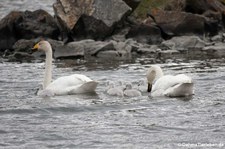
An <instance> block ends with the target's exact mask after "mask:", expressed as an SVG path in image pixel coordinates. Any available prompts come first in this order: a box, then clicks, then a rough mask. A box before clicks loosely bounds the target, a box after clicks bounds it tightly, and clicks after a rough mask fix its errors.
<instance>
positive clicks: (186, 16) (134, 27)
mask: <svg viewBox="0 0 225 149" xmlns="http://www.w3.org/2000/svg"><path fill="white" fill-rule="evenodd" d="M142 3H144V1H141V0H119V1H118V0H109V1H104V0H85V1H81V2H80V1H78V0H72V1H68V0H57V1H56V3H55V4H54V5H53V8H54V12H55V15H54V17H53V16H51V15H50V14H49V13H47V12H46V11H44V10H36V11H25V12H18V11H13V12H11V13H9V14H8V15H7V16H5V17H4V18H3V19H2V20H1V21H0V57H1V59H4V60H6V61H19V62H33V61H35V60H37V59H43V54H42V53H38V52H35V53H34V52H33V51H32V50H31V48H32V47H33V45H34V44H35V43H37V42H38V41H40V40H42V39H45V40H48V41H49V42H50V43H51V45H52V47H53V50H54V58H55V59H78V58H79V59H84V60H89V59H102V60H110V61H112V60H129V59H132V58H134V57H142V56H144V57H150V58H154V59H159V60H160V59H161V60H164V59H173V58H176V57H178V58H182V57H189V58H191V59H207V58H209V59H210V58H225V33H224V31H225V25H224V24H225V4H224V2H223V1H220V0H214V1H211V0H199V1H197V2H196V1H193V0H178V1H175V0H170V3H168V4H167V5H165V6H164V8H162V9H158V8H155V9H151V10H150V9H149V10H147V11H146V17H145V18H141V17H137V16H135V14H137V12H136V11H137V10H140V9H141V6H142V5H143V4H142ZM141 10H142V9H141Z"/></svg>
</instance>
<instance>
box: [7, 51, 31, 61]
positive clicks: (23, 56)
mask: <svg viewBox="0 0 225 149" xmlns="http://www.w3.org/2000/svg"><path fill="white" fill-rule="evenodd" d="M34 59H35V58H34V56H32V55H30V54H28V53H25V52H15V53H13V54H12V55H10V56H9V57H8V60H9V61H10V62H15V61H16V62H21V63H22V62H32V61H33V60H34Z"/></svg>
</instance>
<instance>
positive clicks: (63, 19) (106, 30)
mask: <svg viewBox="0 0 225 149" xmlns="http://www.w3.org/2000/svg"><path fill="white" fill-rule="evenodd" d="M53 8H54V12H55V16H56V19H57V22H58V24H59V26H60V28H61V30H62V32H64V34H66V35H64V36H63V38H68V40H69V36H72V37H71V38H72V39H77V38H78V39H84V38H87V37H88V38H92V39H104V38H105V37H107V36H109V35H110V34H111V33H112V31H113V28H114V26H115V25H116V24H117V23H118V22H120V21H121V20H123V18H124V17H125V16H126V15H127V14H128V13H129V12H130V11H131V8H130V7H129V6H127V4H126V3H125V2H123V1H122V0H107V1H106V0H83V1H79V0H57V2H56V3H55V4H54V5H53ZM65 36H67V37H65Z"/></svg>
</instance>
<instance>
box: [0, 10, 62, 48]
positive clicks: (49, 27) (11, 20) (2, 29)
mask: <svg viewBox="0 0 225 149" xmlns="http://www.w3.org/2000/svg"><path fill="white" fill-rule="evenodd" d="M58 36H59V29H58V27H57V24H56V22H55V20H54V18H53V17H52V16H51V15H50V14H48V13H47V12H46V11H44V10H36V11H33V12H31V11H25V12H19V11H13V12H11V13H9V14H8V15H7V16H6V17H4V18H3V19H2V20H1V21H0V49H2V50H5V49H12V48H13V45H14V43H15V42H16V41H17V40H19V39H34V38H37V37H43V38H52V39H57V38H58Z"/></svg>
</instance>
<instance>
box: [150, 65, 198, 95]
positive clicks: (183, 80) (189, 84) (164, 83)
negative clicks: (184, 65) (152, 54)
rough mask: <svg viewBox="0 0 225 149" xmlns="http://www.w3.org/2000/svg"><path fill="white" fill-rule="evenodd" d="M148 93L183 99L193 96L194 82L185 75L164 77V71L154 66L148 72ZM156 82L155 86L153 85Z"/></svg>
mask: <svg viewBox="0 0 225 149" xmlns="http://www.w3.org/2000/svg"><path fill="white" fill-rule="evenodd" d="M147 80H148V92H151V96H153V97H155V96H168V97H182V96H189V95H193V93H194V91H193V80H192V79H191V78H190V77H188V76H186V75H184V74H179V75H176V76H172V75H165V76H164V75H163V72H162V69H161V68H160V67H159V66H157V65H152V66H151V67H150V68H149V70H148V72H147ZM153 82H154V84H153Z"/></svg>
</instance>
